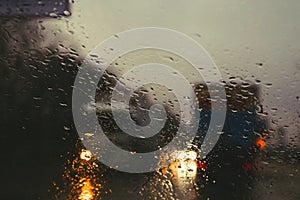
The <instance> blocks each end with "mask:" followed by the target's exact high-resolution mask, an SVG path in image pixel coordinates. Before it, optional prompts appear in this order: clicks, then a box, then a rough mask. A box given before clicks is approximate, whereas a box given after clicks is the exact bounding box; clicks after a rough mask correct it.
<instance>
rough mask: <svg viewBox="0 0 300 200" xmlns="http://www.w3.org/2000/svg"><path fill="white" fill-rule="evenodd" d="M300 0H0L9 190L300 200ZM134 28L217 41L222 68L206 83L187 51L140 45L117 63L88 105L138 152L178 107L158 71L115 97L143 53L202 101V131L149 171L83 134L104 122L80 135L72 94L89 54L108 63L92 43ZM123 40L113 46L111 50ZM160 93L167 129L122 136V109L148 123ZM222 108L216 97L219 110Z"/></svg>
mask: <svg viewBox="0 0 300 200" xmlns="http://www.w3.org/2000/svg"><path fill="white" fill-rule="evenodd" d="M299 8H300V3H299V2H298V1H297V0H292V1H288V2H281V1H271V0H267V1H263V2H261V1H238V0H230V1H226V2H225V1H224V2H221V1H208V0H207V1H206V0H205V1H189V2H186V1H177V2H174V1H171V0H168V1H163V2H162V1H159V0H155V1H151V2H150V1H149V2H148V1H137V0H136V1H131V3H129V2H125V1H121V0H119V1H117V0H113V1H91V0H85V1H83V0H78V1H75V2H73V1H33V0H32V1H24V2H22V3H20V1H4V0H3V1H2V0H0V24H1V28H0V36H1V37H0V92H1V93H0V137H1V139H0V142H1V147H2V154H1V166H0V170H1V172H2V173H1V174H2V180H3V181H2V182H1V190H0V196H1V199H84V200H91V199H113V200H114V199H130V200H132V199H191V200H192V199H291V200H294V199H295V200H296V199H299V198H300V192H299V190H298V188H299V186H300V175H299V170H300V167H299V166H300V165H299V164H300V162H299V161H300V160H299V156H300V139H299V119H300V118H299V117H300V113H299V108H300V107H299V102H300V94H299V87H298V86H299V82H300V79H299V77H300V76H299V72H300V71H299V70H300V57H299V55H300V54H299V53H300V42H299V39H298V36H299V35H300V22H299V20H298V19H299V18H300V14H299V12H298V11H299ZM138 27H161V28H167V29H173V30H176V31H178V32H182V33H184V34H186V35H188V36H189V37H191V38H192V39H193V40H194V41H196V42H198V43H199V44H201V45H202V46H203V47H204V48H205V49H206V51H208V52H209V54H210V56H211V58H212V59H213V60H214V62H215V63H216V66H217V68H218V70H219V71H220V74H221V76H222V80H220V81H219V82H213V81H212V82H206V83H205V81H204V78H203V77H201V76H198V75H197V70H195V68H193V67H191V64H190V63H189V62H188V60H187V59H185V58H184V57H182V56H180V55H175V54H174V53H173V52H166V51H164V50H157V49H142V50H139V51H132V52H129V53H126V54H124V55H122V56H119V57H118V58H117V59H116V60H114V62H113V63H110V65H109V67H108V68H107V70H106V71H105V72H104V74H103V76H102V78H101V80H99V82H98V83H96V84H97V91H96V94H95V96H94V97H92V101H91V102H92V103H91V104H90V105H86V106H84V107H83V108H84V109H83V110H82V114H83V115H88V114H89V112H90V111H91V110H93V109H94V110H96V114H97V121H98V122H99V124H100V125H101V127H102V129H103V131H104V134H105V136H106V137H107V138H109V140H110V141H111V142H112V143H113V144H115V145H117V146H118V147H120V148H121V149H123V150H124V151H128V152H130V153H131V154H132V155H136V154H138V153H145V152H151V151H155V150H159V149H161V148H164V147H165V146H167V144H168V143H169V142H170V141H172V139H173V138H174V137H175V136H176V133H177V131H178V130H179V124H180V120H181V118H180V117H181V113H182V111H181V105H180V103H181V102H180V101H179V100H178V99H177V96H176V93H175V92H174V90H172V89H170V88H168V87H166V86H164V85H158V84H155V83H149V84H145V85H143V86H142V87H139V88H138V89H137V90H135V91H134V93H133V94H132V96H131V97H130V99H129V106H128V108H126V109H123V110H122V109H119V108H118V109H116V108H114V107H113V106H111V105H112V104H113V102H112V101H111V99H112V96H113V92H114V91H115V86H116V84H117V82H118V81H121V82H122V81H123V82H124V79H123V77H122V76H123V75H124V73H126V72H127V71H130V70H133V69H135V67H136V66H139V65H142V64H145V63H161V64H164V65H168V66H170V67H172V68H173V69H176V70H177V71H178V72H180V74H182V76H184V77H185V78H186V79H187V80H188V81H189V83H190V84H191V87H192V89H193V91H194V92H195V99H196V103H197V105H198V106H199V109H198V110H197V113H198V114H199V116H200V118H199V123H198V124H197V127H196V129H197V132H196V137H195V138H194V140H193V141H191V142H190V143H188V144H187V148H186V149H185V150H184V151H181V150H172V154H170V155H165V154H163V153H162V154H160V155H157V159H158V160H159V166H160V167H158V168H157V170H155V171H153V172H148V173H126V172H122V171H119V170H117V169H115V168H116V166H106V165H104V164H103V163H101V162H100V161H99V160H97V156H98V155H97V154H96V153H95V152H93V151H92V150H91V149H88V148H86V146H85V145H84V141H85V140H89V138H93V137H94V135H95V134H96V133H94V132H85V133H82V134H83V135H84V137H81V135H80V134H79V133H78V129H77V127H76V124H75V123H74V116H73V114H74V113H73V112H72V111H73V110H72V109H74V105H73V107H72V100H73V99H72V93H73V91H74V82H75V79H76V75H77V74H78V71H79V69H80V67H81V66H82V63H83V62H84V60H85V59H86V58H87V57H88V56H91V57H92V58H93V59H95V60H96V61H99V63H100V64H99V63H97V64H99V65H101V63H102V62H105V60H104V59H102V58H103V57H104V55H94V54H88V53H89V52H91V51H92V50H93V49H95V48H96V46H97V45H98V44H100V43H101V42H102V41H104V40H105V39H106V38H108V37H111V36H112V37H115V40H116V41H118V40H121V39H122V38H121V37H120V36H119V35H118V33H120V32H122V31H126V30H129V29H133V28H138ZM119 37H120V38H119ZM143 45H144V44H142V43H141V44H140V46H142V47H143ZM182 48H183V49H184V50H185V52H188V53H189V52H191V54H192V50H191V49H187V48H185V46H184V44H183V45H182ZM116 51H118V49H114V48H112V47H111V46H108V47H107V52H108V53H107V54H108V55H109V54H110V53H112V52H116ZM101 59H102V60H101ZM205 67H206V66H201V67H200V68H205ZM200 70H201V69H200ZM202 70H203V69H202ZM135 73H136V74H135ZM135 73H132V74H131V75H132V77H138V72H135ZM153 73H157V74H158V75H157V76H159V74H160V73H162V72H160V71H159V72H158V71H153ZM149 76H150V74H144V76H143V77H142V78H141V79H146V77H149ZM170 77H179V75H178V74H177V73H172V74H170ZM138 78H139V77H138ZM138 78H136V80H137V81H139V79H138ZM166 79H168V77H166ZM169 79H170V80H171V78H169ZM87 82H88V80H85V79H82V83H83V85H84V84H85V83H87ZM174 84H176V83H174ZM177 84H178V83H177ZM216 85H222V87H224V91H225V92H226V99H222V102H224V103H223V104H222V105H226V108H227V110H226V119H225V122H224V126H223V128H222V131H220V132H217V134H218V135H219V140H218V142H217V143H216V145H215V146H214V148H213V150H212V151H210V152H209V153H208V155H207V156H206V157H204V158H203V157H201V158H200V156H199V155H200V153H201V144H202V143H203V141H204V140H205V135H206V132H207V131H208V129H209V125H210V123H211V118H212V109H213V108H212V105H213V104H212V103H213V102H214V101H216V99H217V98H216V97H214V96H212V94H213V93H211V92H209V87H215V86H216ZM215 88H216V89H215V90H220V89H219V88H218V87H215ZM75 89H76V88H75ZM183 99H185V100H186V102H189V101H192V100H190V99H189V97H184V98H183ZM154 104H161V105H163V106H164V108H165V110H166V114H167V118H166V122H165V124H164V127H163V128H162V129H161V131H160V132H159V133H158V134H156V135H155V136H153V137H151V138H144V137H143V135H142V134H141V136H140V137H133V136H132V135H128V134H124V132H125V133H126V131H124V130H123V129H122V128H121V127H119V126H118V123H117V122H116V120H115V116H114V114H117V115H119V114H122V113H123V112H125V110H126V111H128V112H129V114H130V117H131V119H132V120H133V122H134V124H136V125H137V126H141V127H145V126H147V125H149V124H150V123H151V112H154V111H153V109H152V110H151V108H153V107H151V106H152V105H154ZM114 105H116V106H118V105H119V104H114ZM114 109H115V110H114ZM156 109H158V108H156ZM154 110H155V109H154ZM223 111H224V110H222V108H217V109H216V113H217V116H219V115H221V114H222V112H223ZM154 120H157V121H158V122H159V121H161V120H162V119H160V118H154ZM121 121H122V120H121ZM124 121H125V120H124ZM123 125H124V124H123ZM124 126H125V128H126V127H127V128H128V127H129V124H128V126H127V124H126V123H125V125H124ZM189 126H192V125H190V124H189V122H187V123H186V124H185V126H184V128H183V129H182V130H183V132H184V131H186V132H188V131H187V130H189V129H188V128H189ZM178 134H181V133H178ZM184 134H186V133H184ZM184 134H183V138H184ZM93 145H97V141H96V142H95V141H93ZM105 148H106V147H105V146H100V147H99V152H101V151H102V150H103V151H104V149H105ZM100 154H101V153H100ZM116 158H117V157H113V156H112V157H111V159H116ZM118 159H119V160H122V159H123V160H124V162H125V161H126V159H125V158H124V157H122V156H120V157H119V158H118ZM129 166H130V163H129Z"/></svg>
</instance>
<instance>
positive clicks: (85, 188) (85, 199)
mask: <svg viewBox="0 0 300 200" xmlns="http://www.w3.org/2000/svg"><path fill="white" fill-rule="evenodd" d="M93 189H94V187H93V186H92V184H91V182H90V180H88V179H87V180H85V179H82V187H81V192H80V194H79V196H78V199H80V200H92V199H93V198H94V192H93Z"/></svg>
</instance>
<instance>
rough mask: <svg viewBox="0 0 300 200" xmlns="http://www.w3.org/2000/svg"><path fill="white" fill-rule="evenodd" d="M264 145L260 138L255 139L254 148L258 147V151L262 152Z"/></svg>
mask: <svg viewBox="0 0 300 200" xmlns="http://www.w3.org/2000/svg"><path fill="white" fill-rule="evenodd" d="M266 145H267V143H266V142H265V141H264V140H263V139H262V138H258V139H257V141H256V146H258V147H259V149H260V150H263V149H264V148H265V147H266Z"/></svg>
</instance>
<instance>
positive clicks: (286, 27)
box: [49, 0, 300, 140]
mask: <svg viewBox="0 0 300 200" xmlns="http://www.w3.org/2000/svg"><path fill="white" fill-rule="evenodd" d="M299 11H300V1H299V0H286V1H283V0H264V1H261V0H226V1H222V0H189V1H186V0H177V1H175V0H164V1H162V0H152V1H141V0H130V1H124V0H77V1H75V4H74V5H73V10H72V16H71V17H70V18H68V19H67V21H68V22H65V21H64V20H63V22H62V24H63V26H64V27H65V26H66V24H67V29H68V30H70V31H73V32H74V34H70V39H69V41H64V42H65V43H67V42H70V43H73V42H74V40H75V41H76V42H77V43H78V44H79V45H85V46H86V48H85V50H84V51H82V55H83V56H84V55H86V53H87V52H88V51H90V50H92V49H93V48H94V47H95V46H96V45H97V44H98V43H100V42H101V41H103V40H104V39H106V38H107V37H110V36H112V35H114V34H116V33H118V32H121V31H125V30H128V29H132V28H137V27H145V26H157V27H165V28H171V29H175V30H178V31H181V32H183V33H185V34H187V35H189V36H191V37H192V38H194V39H195V40H197V41H198V42H199V43H200V44H202V45H203V46H204V47H205V48H206V50H207V51H208V52H209V53H210V54H211V56H212V57H213V59H214V61H215V62H216V64H217V65H218V67H219V68H220V71H221V73H222V76H223V78H224V79H228V78H229V77H231V76H240V77H243V78H244V79H248V80H251V81H255V80H261V83H260V84H261V86H262V92H263V99H264V105H265V107H266V111H268V112H269V113H270V114H271V116H272V119H274V120H275V122H277V124H278V125H281V126H289V128H288V130H289V134H290V136H292V135H299V132H300V127H299V122H300V120H299V115H300V113H299V112H300V111H299V110H300V109H299V108H300V106H299V104H300V100H297V96H298V98H299V96H300V89H299V85H300V84H299V83H300V40H299V36H300V12H299ZM49 24H51V26H58V27H59V26H60V25H58V23H57V22H56V21H51V20H50V22H49ZM257 63H263V65H262V66H259V65H257ZM276 109H277V110H276ZM276 126H277V125H275V127H276ZM296 140H297V139H296ZM298 140H299V139H298Z"/></svg>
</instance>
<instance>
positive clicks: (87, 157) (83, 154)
mask: <svg viewBox="0 0 300 200" xmlns="http://www.w3.org/2000/svg"><path fill="white" fill-rule="evenodd" d="M91 158H92V152H90V151H89V150H82V151H81V153H80V159H82V160H86V161H89V160H91Z"/></svg>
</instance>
